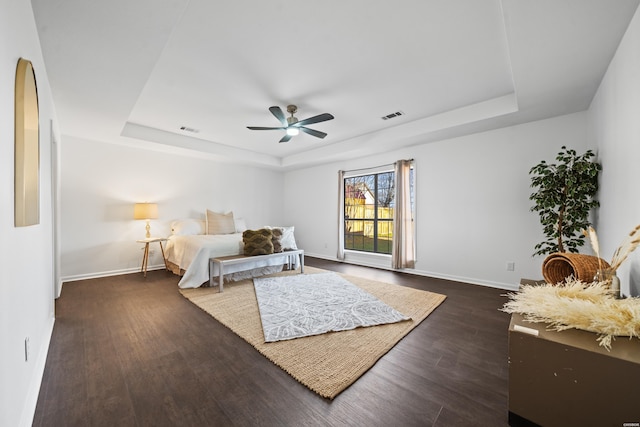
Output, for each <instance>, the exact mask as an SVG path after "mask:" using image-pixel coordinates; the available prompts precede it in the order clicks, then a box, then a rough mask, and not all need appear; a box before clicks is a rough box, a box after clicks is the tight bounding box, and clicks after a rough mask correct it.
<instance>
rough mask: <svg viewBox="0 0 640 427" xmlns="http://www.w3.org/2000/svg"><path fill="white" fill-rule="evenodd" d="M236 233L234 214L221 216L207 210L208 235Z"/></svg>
mask: <svg viewBox="0 0 640 427" xmlns="http://www.w3.org/2000/svg"><path fill="white" fill-rule="evenodd" d="M235 232H236V224H235V223H234V221H233V212H229V213H226V214H220V213H216V212H212V211H210V210H209V209H207V234H232V233H235Z"/></svg>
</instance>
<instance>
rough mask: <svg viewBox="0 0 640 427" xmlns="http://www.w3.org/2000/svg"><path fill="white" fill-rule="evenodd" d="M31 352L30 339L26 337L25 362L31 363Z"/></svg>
mask: <svg viewBox="0 0 640 427" xmlns="http://www.w3.org/2000/svg"><path fill="white" fill-rule="evenodd" d="M30 351H31V349H30V348H29V337H26V338H25V339H24V361H25V362H28V361H29V352H30Z"/></svg>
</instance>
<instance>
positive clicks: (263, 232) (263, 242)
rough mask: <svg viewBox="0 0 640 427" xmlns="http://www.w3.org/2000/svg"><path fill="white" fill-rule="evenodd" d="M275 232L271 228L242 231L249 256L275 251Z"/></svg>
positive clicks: (245, 250) (246, 253)
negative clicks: (273, 240) (273, 239)
mask: <svg viewBox="0 0 640 427" xmlns="http://www.w3.org/2000/svg"><path fill="white" fill-rule="evenodd" d="M272 238H273V233H272V232H271V230H267V229H266V228H261V229H260V230H246V231H245V232H243V233H242V241H243V242H244V254H245V255H248V256H255V255H269V254H272V253H273V242H272Z"/></svg>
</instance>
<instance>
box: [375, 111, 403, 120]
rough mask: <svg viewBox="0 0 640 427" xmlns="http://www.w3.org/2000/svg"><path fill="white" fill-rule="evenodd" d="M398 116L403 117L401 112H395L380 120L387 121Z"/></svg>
mask: <svg viewBox="0 0 640 427" xmlns="http://www.w3.org/2000/svg"><path fill="white" fill-rule="evenodd" d="M398 116H404V113H403V112H402V111H396V112H395V113H391V114H387V115H386V116H382V117H380V118H381V119H382V120H389V119H393V118H394V117H398Z"/></svg>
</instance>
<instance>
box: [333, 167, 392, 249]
mask: <svg viewBox="0 0 640 427" xmlns="http://www.w3.org/2000/svg"><path fill="white" fill-rule="evenodd" d="M386 174H390V175H391V179H390V180H388V181H387V182H391V183H392V185H391V187H387V191H392V192H393V199H392V200H391V202H390V203H389V204H388V205H387V206H381V205H380V200H379V197H378V195H379V190H380V188H379V180H380V176H381V175H386ZM365 177H373V183H374V188H373V189H371V188H369V187H368V185H367V184H366V183H365V182H364V181H365V180H364V179H363V180H362V181H361V182H363V183H364V184H365V186H367V190H368V191H369V193H371V194H372V195H373V199H374V204H373V209H372V210H373V218H367V216H366V212H367V209H366V208H365V209H363V210H362V212H363V216H361V217H355V218H353V217H350V216H349V215H347V212H348V207H350V206H351V207H353V206H355V205H354V204H352V205H348V204H347V202H348V200H349V199H353V197H351V198H348V197H347V195H348V192H349V191H351V192H352V193H353V192H354V189H353V188H354V185H353V184H351V183H349V184H348V182H349V180H351V181H353V180H354V179H355V178H365ZM343 187H344V188H343V203H342V207H341V208H342V213H343V218H344V221H343V224H342V230H341V232H342V233H343V246H344V247H343V249H344V250H345V251H353V252H358V253H366V254H375V255H382V256H388V257H390V256H391V250H392V246H393V245H392V242H393V240H392V239H389V240H388V244H387V252H381V251H380V242H379V240H380V236H379V230H380V225H381V224H382V223H386V224H387V225H386V227H387V230H388V234H391V233H392V232H393V221H394V217H395V215H394V216H392V217H390V218H380V208H390V207H393V205H394V202H395V171H394V170H393V167H392V166H391V167H390V168H384V169H380V170H376V171H369V172H367V173H358V174H350V175H348V176H344V177H343ZM364 206H367V205H366V203H365V205H364ZM350 221H357V222H362V228H363V233H364V230H365V226H366V223H367V222H372V223H373V232H372V236H373V237H372V240H373V248H372V250H367V249H365V248H364V246H365V245H364V244H363V245H362V248H355V247H354V245H353V241H354V240H353V238H349V237H348V236H349V235H353V233H351V232H348V231H347V224H348V223H349V222H350ZM364 238H365V236H364V234H363V240H364ZM349 241H351V242H352V244H351V247H348V246H347V245H348V243H349Z"/></svg>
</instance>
